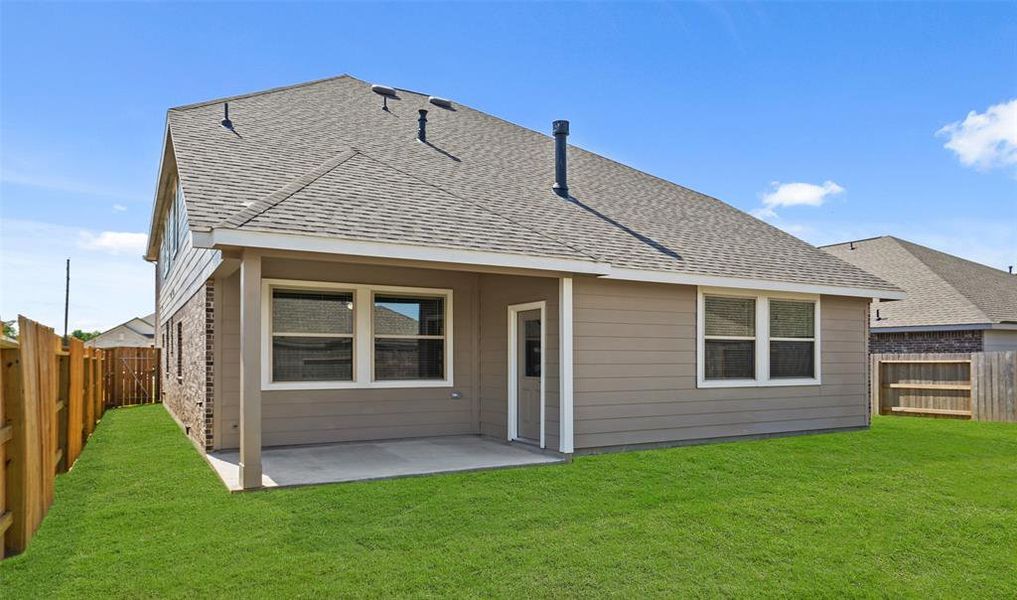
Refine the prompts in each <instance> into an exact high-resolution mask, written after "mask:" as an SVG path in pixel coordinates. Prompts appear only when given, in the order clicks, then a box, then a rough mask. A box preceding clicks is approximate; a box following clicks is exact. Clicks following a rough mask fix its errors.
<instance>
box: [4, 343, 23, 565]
mask: <svg viewBox="0 0 1017 600" xmlns="http://www.w3.org/2000/svg"><path fill="white" fill-rule="evenodd" d="M4 346H5V347H3V349H0V558H3V557H4V556H5V555H6V551H5V550H6V549H10V551H12V552H13V551H16V548H17V546H16V544H15V541H16V540H17V539H18V537H19V536H18V534H17V532H16V531H15V528H14V516H15V512H16V510H18V509H19V506H18V504H19V503H18V502H17V501H16V496H15V494H20V493H21V491H20V490H21V485H22V483H21V476H22V471H19V470H17V469H15V468H13V467H14V466H15V465H14V461H15V457H17V456H18V455H19V453H20V452H21V450H20V449H19V448H18V447H17V446H18V444H19V443H21V441H22V440H21V432H20V431H18V432H17V433H18V435H15V431H14V429H15V428H14V425H15V419H16V418H18V416H19V415H20V412H21V351H20V350H19V349H18V347H17V345H16V344H12V345H7V343H6V342H5V344H4ZM18 512H20V511H18Z"/></svg>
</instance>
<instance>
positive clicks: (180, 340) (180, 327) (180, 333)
mask: <svg viewBox="0 0 1017 600" xmlns="http://www.w3.org/2000/svg"><path fill="white" fill-rule="evenodd" d="M183 346H184V324H183V323H177V379H180V378H182V377H183V376H184V347H183Z"/></svg>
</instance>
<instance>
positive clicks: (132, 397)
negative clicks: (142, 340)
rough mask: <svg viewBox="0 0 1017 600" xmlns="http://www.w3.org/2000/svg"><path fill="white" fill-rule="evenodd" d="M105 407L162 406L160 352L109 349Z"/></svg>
mask: <svg viewBox="0 0 1017 600" xmlns="http://www.w3.org/2000/svg"><path fill="white" fill-rule="evenodd" d="M105 367H106V368H105V370H104V373H103V377H105V383H106V398H105V402H106V406H108V407H113V406H132V405H135V404H154V403H156V402H159V348H126V347H118V348H106V361H105Z"/></svg>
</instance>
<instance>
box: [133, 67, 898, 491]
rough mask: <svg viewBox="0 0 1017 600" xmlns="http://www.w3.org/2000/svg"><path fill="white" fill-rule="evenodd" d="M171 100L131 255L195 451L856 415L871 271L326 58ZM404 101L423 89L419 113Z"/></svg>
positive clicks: (616, 440) (886, 289)
mask: <svg viewBox="0 0 1017 600" xmlns="http://www.w3.org/2000/svg"><path fill="white" fill-rule="evenodd" d="M226 101H228V110H229V112H228V116H227V115H226V106H225V105H224V100H216V101H209V102H203V103H200V104H193V105H189V106H182V107H179V108H174V109H171V110H170V111H169V113H168V117H167V125H166V132H165V140H164V150H163V159H162V164H161V170H160V175H159V180H158V187H157V193H156V199H155V208H154V212H153V215H152V222H151V229H150V237H149V242H148V250H147V258H148V259H149V260H151V261H156V262H157V263H158V267H157V271H158V276H157V288H156V289H157V295H158V311H159V316H158V323H159V326H158V332H157V338H158V340H159V344H160V345H161V346H163V347H165V348H166V351H165V352H164V356H165V358H166V362H165V365H164V366H165V369H166V375H167V377H166V383H165V385H164V387H163V389H164V390H165V403H166V406H167V407H168V409H169V410H170V411H171V412H172V413H173V414H174V415H175V416H176V418H177V419H179V420H180V421H181V423H182V424H183V426H184V427H185V428H186V429H187V431H188V433H189V435H190V436H191V438H192V439H193V440H194V441H195V443H196V444H197V445H198V446H199V447H200V448H202V449H205V450H212V449H223V448H238V447H239V451H240V456H241V459H240V461H241V463H242V464H243V465H244V467H243V468H242V474H241V477H242V480H243V481H244V482H245V483H244V485H245V487H254V486H257V485H259V484H260V481H261V480H260V468H261V458H260V456H261V454H260V453H261V447H262V445H264V446H280V445H292V444H317V443H328V442H344V441H353V440H377V439H394V438H412V437H421V436H443V435H456V434H480V435H485V436H492V437H494V438H498V439H501V440H512V441H517V442H521V443H527V444H533V445H535V446H539V447H541V448H545V449H547V450H553V451H556V452H560V453H564V454H571V453H573V452H577V451H593V450H599V449H611V448H622V447H641V446H647V445H657V444H674V443H681V442H688V441H695V440H707V439H719V438H733V437H740V436H754V435H770V434H782V433H790V432H803V431H822V430H835V429H843V428H854V427H862V426H865V425H866V424H867V423H868V416H867V400H866V389H867V386H866V381H867V375H866V368H867V367H866V365H867V361H866V358H865V357H866V338H867V334H866V330H867V324H868V319H867V314H868V313H867V311H868V306H869V302H870V300H871V299H872V298H901V297H903V294H902V293H901V292H900V291H899V290H898V289H897V288H896V287H894V286H892V285H890V284H888V283H886V282H884V281H882V280H880V279H878V278H877V277H875V276H873V275H871V274H869V273H866V272H864V271H862V270H861V269H858V268H856V267H854V266H851V265H849V264H847V263H845V262H843V261H841V260H839V259H837V258H835V257H833V256H830V255H829V254H827V253H825V252H822V251H821V250H818V249H816V248H814V247H812V246H809V245H808V244H806V243H804V242H802V241H800V240H798V239H796V238H794V237H792V236H790V235H788V234H786V233H784V232H781V231H780V230H778V229H776V228H774V227H771V226H770V225H767V224H766V223H763V222H762V221H759V220H757V219H754V218H752V217H751V216H749V215H747V214H745V213H743V212H741V211H738V210H736V209H735V208H733V207H731V206H729V205H727V204H724V203H723V202H720V201H719V200H716V199H714V198H710V197H708V196H704V195H702V194H699V193H697V192H694V191H692V190H689V189H687V188H683V187H681V186H678V185H675V184H673V183H670V182H668V181H664V180H662V179H659V178H657V177H654V176H652V175H648V174H646V173H642V172H640V171H637V170H635V169H632V168H630V167H627V166H625V165H622V164H619V163H617V162H614V161H612V160H609V159H607V158H604V157H601V156H598V155H596V154H593V153H591V152H588V151H585V150H582V149H580V148H576V147H567V146H566V143H565V137H566V135H567V134H568V123H567V122H564V121H556V122H555V123H554V134H555V135H554V138H551V137H548V136H546V135H543V134H540V133H537V132H534V131H531V130H528V129H525V128H523V127H519V126H517V125H513V124H511V123H508V122H506V121H503V120H501V119H498V118H496V117H492V116H490V115H487V114H484V113H481V112H478V111H476V110H473V109H471V108H468V107H466V106H463V105H461V104H458V103H450V102H448V101H446V100H442V99H439V98H433V97H431V98H429V97H428V96H427V95H423V94H419V93H416V92H411V91H406V90H393V89H391V88H383V87H379V86H375V87H374V88H373V89H372V86H371V85H370V84H367V83H364V82H362V81H359V80H357V79H354V78H351V77H348V76H343V77H338V78H333V79H327V80H323V81H317V82H312V83H307V84H302V85H296V86H292V87H287V88H279V89H274V90H268V91H266V92H260V93H254V94H248V95H244V96H237V97H233V98H228V99H226ZM425 111H427V112H425Z"/></svg>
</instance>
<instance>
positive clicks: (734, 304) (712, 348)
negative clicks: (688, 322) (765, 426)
mask: <svg viewBox="0 0 1017 600" xmlns="http://www.w3.org/2000/svg"><path fill="white" fill-rule="evenodd" d="M698 309H699V310H698V313H699V319H698V331H697V337H698V342H699V343H698V346H699V351H698V352H697V369H698V382H699V386H700V387H734V386H752V385H816V384H818V383H819V356H820V354H819V335H818V330H817V327H818V323H819V298H818V297H812V296H793V297H790V296H789V297H784V296H783V295H781V296H772V295H766V294H753V293H748V292H745V293H742V292H730V291H726V290H718V291H716V292H714V291H704V290H700V292H699V304H698Z"/></svg>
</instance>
